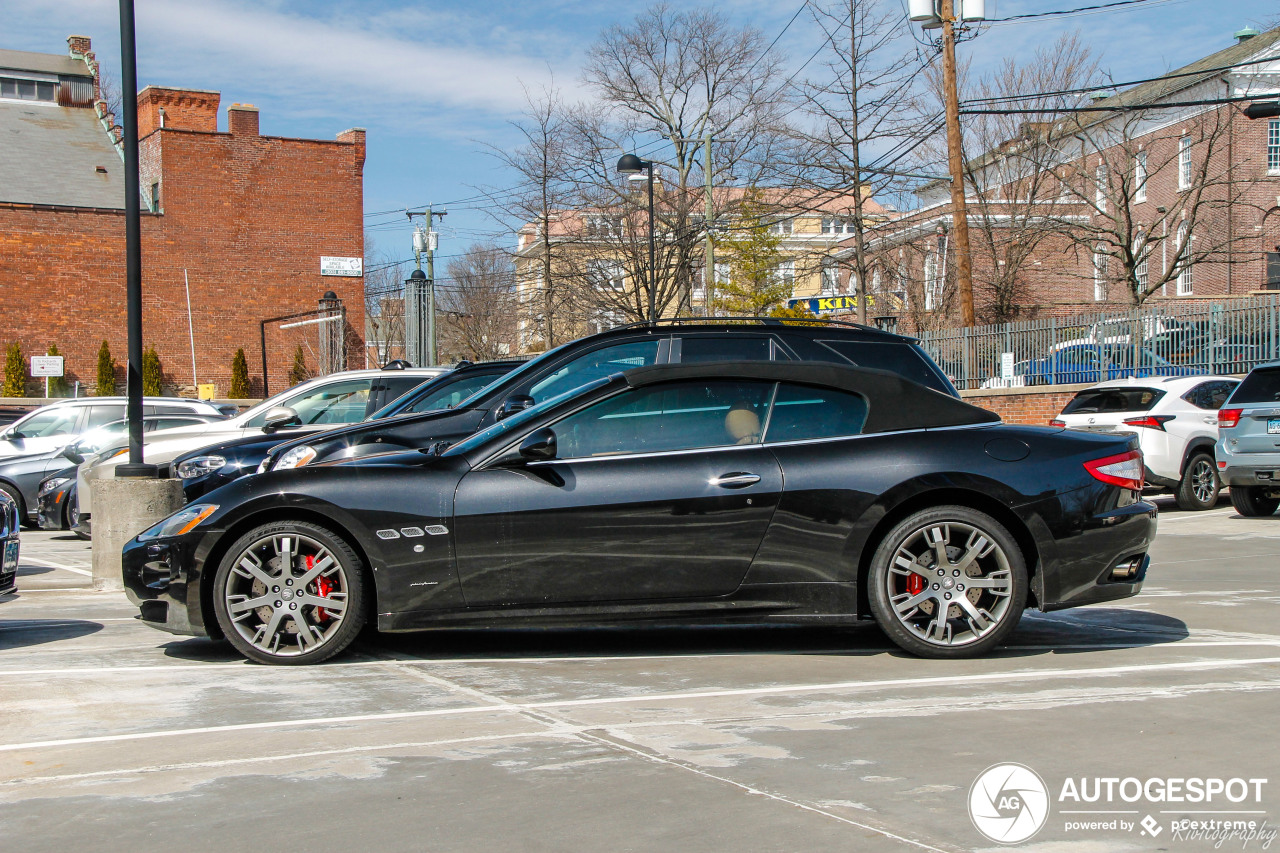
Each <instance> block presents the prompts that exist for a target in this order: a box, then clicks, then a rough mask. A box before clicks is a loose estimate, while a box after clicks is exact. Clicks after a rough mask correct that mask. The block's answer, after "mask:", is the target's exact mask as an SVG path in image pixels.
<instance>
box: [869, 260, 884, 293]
mask: <svg viewBox="0 0 1280 853" xmlns="http://www.w3.org/2000/svg"><path fill="white" fill-rule="evenodd" d="M881 287H882V284H881V281H880V267H876V268H875V269H873V270H872V271H871V292H872V293H875V294H877V295H878V294H879V293H880V288H881Z"/></svg>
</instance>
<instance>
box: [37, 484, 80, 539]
mask: <svg viewBox="0 0 1280 853" xmlns="http://www.w3.org/2000/svg"><path fill="white" fill-rule="evenodd" d="M70 491H71V489H70V487H69V486H63V487H62V488H60V489H54V490H53V491H52V492H49V493H48V494H46V495H41V496H40V497H39V498H38V499H37V501H36V523H37V524H39V525H40V529H41V530H62V529H63V526H62V518H63V505H64V504H65V503H66V500H67V494H68V493H69V492H70Z"/></svg>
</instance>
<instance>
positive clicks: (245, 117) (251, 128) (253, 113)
mask: <svg viewBox="0 0 1280 853" xmlns="http://www.w3.org/2000/svg"><path fill="white" fill-rule="evenodd" d="M227 130H228V131H229V132H230V133H231V135H232V136H257V135H258V108H257V107H255V106H254V105H253V104H232V105H231V106H229V107H227Z"/></svg>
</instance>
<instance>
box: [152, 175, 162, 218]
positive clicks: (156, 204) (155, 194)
mask: <svg viewBox="0 0 1280 853" xmlns="http://www.w3.org/2000/svg"><path fill="white" fill-rule="evenodd" d="M151 212H152V213H159V212H160V182H159V181H156V182H154V183H153V184H152V185H151Z"/></svg>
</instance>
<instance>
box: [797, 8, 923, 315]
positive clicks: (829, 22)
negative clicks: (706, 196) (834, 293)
mask: <svg viewBox="0 0 1280 853" xmlns="http://www.w3.org/2000/svg"><path fill="white" fill-rule="evenodd" d="M809 8H810V10H811V14H812V15H813V18H814V21H815V22H816V23H817V24H818V26H819V27H820V28H821V30H822V33H823V47H822V56H823V57H824V61H823V63H822V65H821V68H822V69H823V70H822V72H820V73H819V74H817V75H815V76H814V77H813V78H811V79H809V80H806V81H804V82H803V83H802V84H800V86H799V95H800V110H799V113H800V116H799V118H798V119H796V120H793V121H792V123H791V126H790V127H789V128H788V136H789V141H790V143H791V144H790V145H789V146H788V149H787V151H786V156H784V157H781V158H778V159H777V160H776V161H775V162H774V167H775V168H776V169H777V170H778V171H779V172H780V173H781V175H782V177H784V178H785V179H786V180H787V182H788V183H789V184H790V185H792V186H795V187H797V188H800V189H802V190H804V191H805V192H802V193H801V194H800V195H799V196H798V197H797V198H795V199H791V200H789V204H790V206H793V207H794V206H795V205H796V203H799V204H800V205H802V206H803V205H809V206H811V207H812V209H816V210H825V211H828V212H832V213H834V212H836V211H833V210H832V204H831V203H832V202H840V203H844V202H846V201H847V207H846V209H845V210H844V211H843V212H844V217H842V218H841V219H837V220H836V221H837V223H838V224H837V225H836V226H835V229H839V230H838V231H836V233H839V232H840V231H843V232H844V233H846V234H848V233H852V235H853V244H854V245H853V249H854V251H853V256H852V257H853V262H852V269H851V273H852V275H851V278H852V279H853V282H854V285H855V292H856V294H857V303H858V322H860V323H865V322H866V320H867V284H868V282H869V281H870V279H871V266H872V263H871V258H870V257H869V255H868V252H867V239H868V231H869V230H870V229H871V228H872V227H873V226H874V225H875V223H876V222H877V221H880V220H882V219H883V216H880V217H878V218H877V217H875V216H869V215H868V208H869V205H868V200H869V199H870V198H871V196H872V195H873V193H874V192H875V191H877V190H880V189H884V188H886V187H888V186H889V185H891V184H892V183H893V182H894V178H893V176H892V175H891V174H888V173H887V172H886V171H881V170H876V169H871V168H869V166H870V163H869V162H868V161H869V160H871V159H873V156H872V152H885V151H886V150H891V149H893V148H895V147H901V146H903V145H905V144H906V143H907V142H908V141H909V140H910V138H911V136H912V135H913V134H915V133H919V132H920V130H921V128H920V120H919V117H918V116H917V115H916V114H915V111H914V110H913V109H912V108H911V107H912V106H913V84H914V78H915V76H916V74H917V73H918V72H919V71H920V65H919V63H918V61H917V58H916V53H915V50H914V44H913V43H912V42H911V39H910V34H909V32H908V30H907V28H906V27H903V26H902V9H901V8H900V6H899V5H898V4H897V3H891V2H888V0H841V2H837V3H835V4H834V5H818V4H816V3H814V4H811V5H810V7H809ZM887 171H888V172H891V171H892V170H887ZM842 224H843V226H844V227H843V228H842V227H841V225H842ZM835 229H833V230H835Z"/></svg>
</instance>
